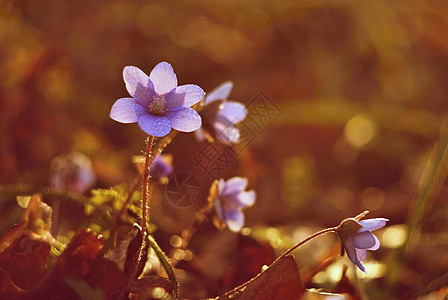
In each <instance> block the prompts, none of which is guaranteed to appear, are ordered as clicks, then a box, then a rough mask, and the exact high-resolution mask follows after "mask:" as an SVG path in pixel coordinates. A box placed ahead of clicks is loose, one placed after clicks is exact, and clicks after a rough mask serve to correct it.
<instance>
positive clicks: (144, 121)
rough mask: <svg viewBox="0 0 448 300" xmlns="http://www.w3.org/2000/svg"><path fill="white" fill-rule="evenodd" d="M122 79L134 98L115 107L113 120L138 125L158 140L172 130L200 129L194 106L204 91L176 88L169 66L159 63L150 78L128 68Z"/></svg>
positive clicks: (125, 100) (175, 81)
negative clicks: (136, 123)
mask: <svg viewBox="0 0 448 300" xmlns="http://www.w3.org/2000/svg"><path fill="white" fill-rule="evenodd" d="M123 78H124V82H125V83H126V89H127V90H128V92H129V94H130V95H131V96H132V98H121V99H118V100H117V101H116V102H115V103H114V105H113V106H112V109H111V112H110V117H111V118H112V119H113V120H115V121H117V122H120V123H135V122H138V124H139V125H140V127H141V129H142V130H143V131H144V132H146V133H147V134H149V135H152V136H156V137H162V136H165V135H167V134H168V133H169V132H170V131H171V128H173V129H175V130H179V131H183V132H192V131H195V130H197V129H198V128H200V127H201V124H202V120H201V117H200V116H199V114H198V113H197V112H196V111H195V110H194V109H192V108H191V106H192V105H194V104H196V103H198V102H199V101H201V100H202V98H203V97H204V91H203V90H202V89H201V88H200V87H199V86H197V85H194V84H186V85H181V86H177V77H176V74H175V73H174V70H173V68H172V67H171V65H170V64H169V63H167V62H161V63H159V64H158V65H156V66H155V67H154V69H152V71H151V73H150V74H149V76H147V75H146V74H145V73H144V72H143V71H142V70H140V69H139V68H137V67H133V66H127V67H125V68H124V70H123Z"/></svg>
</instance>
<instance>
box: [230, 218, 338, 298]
mask: <svg viewBox="0 0 448 300" xmlns="http://www.w3.org/2000/svg"><path fill="white" fill-rule="evenodd" d="M336 229H337V227H331V228H327V229H324V230H321V231H318V232H316V233H315V234H313V235H310V236H309V237H307V238H306V239H304V240H303V241H301V242H299V243H297V244H295V245H294V246H292V247H291V248H289V249H288V250H287V251H286V252H285V253H283V254H282V255H280V256H279V257H278V258H277V259H276V260H274V261H273V262H272V263H271V264H270V265H269V266H268V267H267V268H265V269H264V270H263V271H262V272H261V273H260V274H258V275H257V276H255V277H253V278H252V279H250V280H249V281H246V282H245V283H243V284H241V285H239V286H237V287H236V288H234V289H233V290H230V291H228V292H227V293H225V294H223V295H222V296H221V297H228V296H230V295H232V294H234V293H236V292H238V291H239V290H241V289H242V288H244V287H246V286H247V285H248V284H249V283H251V282H252V281H254V280H256V279H257V278H258V277H259V276H260V275H261V274H262V273H263V272H265V271H266V270H267V269H269V268H270V267H272V266H273V265H274V264H275V263H276V262H277V261H279V260H280V259H282V258H284V257H285V256H287V255H289V254H291V252H293V251H294V250H296V249H297V248H298V247H300V246H302V245H303V244H305V243H306V242H309V241H311V240H312V239H314V238H316V237H318V236H320V235H323V234H326V233H329V232H334V231H336Z"/></svg>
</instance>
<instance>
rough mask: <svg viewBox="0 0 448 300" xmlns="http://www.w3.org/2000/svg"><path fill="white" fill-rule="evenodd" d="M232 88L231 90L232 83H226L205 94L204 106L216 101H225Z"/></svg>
mask: <svg viewBox="0 0 448 300" xmlns="http://www.w3.org/2000/svg"><path fill="white" fill-rule="evenodd" d="M232 88H233V82H231V81H226V82H224V83H222V84H221V85H220V86H218V87H216V88H215V89H213V90H212V91H211V92H209V93H207V95H206V97H205V100H204V102H205V105H207V104H209V103H210V102H213V101H216V100H226V99H227V98H228V97H229V95H230V92H231V91H232Z"/></svg>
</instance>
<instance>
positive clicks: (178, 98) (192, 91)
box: [165, 84, 204, 111]
mask: <svg viewBox="0 0 448 300" xmlns="http://www.w3.org/2000/svg"><path fill="white" fill-rule="evenodd" d="M202 98H204V91H203V90H202V89H201V88H200V87H199V86H197V85H194V84H185V85H181V86H179V87H177V88H176V89H175V90H172V91H171V92H170V93H169V94H168V95H166V97H165V99H166V103H165V105H166V108H167V110H168V111H175V110H179V109H182V108H184V107H190V106H192V105H193V104H196V103H198V102H199V101H201V100H202Z"/></svg>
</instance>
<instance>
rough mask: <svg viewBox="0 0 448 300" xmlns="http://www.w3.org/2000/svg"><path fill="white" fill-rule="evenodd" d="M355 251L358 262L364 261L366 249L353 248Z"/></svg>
mask: <svg viewBox="0 0 448 300" xmlns="http://www.w3.org/2000/svg"><path fill="white" fill-rule="evenodd" d="M355 251H356V257H357V258H358V259H359V260H360V261H365V260H366V258H367V250H366V249H358V248H355Z"/></svg>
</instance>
